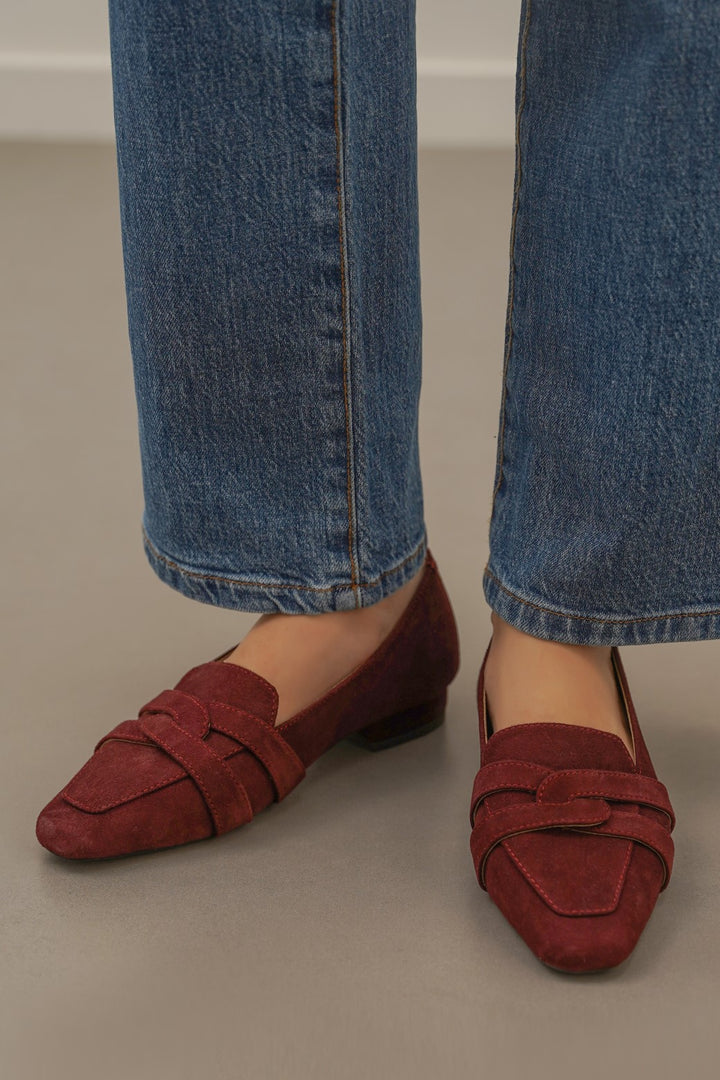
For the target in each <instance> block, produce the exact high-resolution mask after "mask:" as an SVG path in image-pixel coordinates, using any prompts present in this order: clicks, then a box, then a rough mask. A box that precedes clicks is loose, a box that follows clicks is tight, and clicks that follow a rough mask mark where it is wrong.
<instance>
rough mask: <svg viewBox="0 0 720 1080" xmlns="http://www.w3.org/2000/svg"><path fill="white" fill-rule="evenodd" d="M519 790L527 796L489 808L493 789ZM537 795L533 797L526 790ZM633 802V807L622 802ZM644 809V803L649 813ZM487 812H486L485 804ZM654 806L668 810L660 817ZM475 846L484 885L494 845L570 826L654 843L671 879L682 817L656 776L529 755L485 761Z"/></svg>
mask: <svg viewBox="0 0 720 1080" xmlns="http://www.w3.org/2000/svg"><path fill="white" fill-rule="evenodd" d="M511 791H517V792H521V793H523V795H524V796H525V797H524V799H523V801H522V802H519V803H517V804H515V805H511V806H504V807H502V808H500V809H497V810H492V811H491V810H490V809H489V808H488V807H487V806H485V807H483V803H484V801H485V800H486V799H487V798H488V797H489V796H491V795H496V794H499V793H507V792H511ZM529 794H532V795H534V796H535V798H534V799H533V800H532V801H530V800H529V799H528V798H527V795H529ZM616 804H621V805H622V804H629V807H630V808H628V809H622V808H621V805H620V806H618V805H616ZM637 807H645V808H647V810H646V811H645V812H644V813H643V812H641V811H639V810H638V809H637ZM481 808H482V809H483V813H482V814H479V811H480V809H481ZM648 810H649V811H656V812H657V813H658V814H661V815H663V817H664V818H665V821H664V822H662V821H661V820H658V819H657V818H656V817H655V816H653V814H652V813H648ZM470 822H471V824H472V826H473V830H472V837H471V847H472V852H473V857H474V860H475V865H476V869H477V872H478V880H479V881H480V885H481V886H482V887H483V888H486V885H485V866H486V863H487V860H488V857H489V856H490V854H491V852H492V851H493V850H494V848H496V847H497V845H498V844H501V843H502V842H503V840H508V839H510V837H512V836H517V835H518V834H520V833H527V832H538V831H541V830H543V829H553V828H563V829H572V830H581V831H587V832H590V833H593V834H595V835H602V836H614V837H622V838H624V839H627V840H632V841H635V842H636V843H639V844H642V845H644V846H645V847H647V848H649V849H650V850H651V851H653V852H654V853H655V855H657V857H658V858H659V859H660V861H661V863H662V865H663V870H664V875H665V876H664V880H663V884H662V888H665V886H666V885H667V883H668V881H669V879H670V874H671V872H672V864H673V852H674V847H673V842H672V839H671V837H670V832H671V831H672V829H673V827H674V825H675V815H674V813H673V809H672V806H671V805H670V799H669V796H668V793H667V790H666V788H665V786H664V785H663V784H661V783H660V781H659V780H656V779H655V778H654V777H650V776H642V775H640V774H638V773H629V772H628V773H625V772H616V771H610V770H602V769H564V770H553V769H550V768H546V767H544V766H541V765H535V764H532V763H529V762H523V761H500V762H494V763H490V764H488V765H485V766H483V767H482V768H481V769H480V770H479V772H478V774H477V776H476V778H475V785H474V787H473V798H472V804H471V811H470Z"/></svg>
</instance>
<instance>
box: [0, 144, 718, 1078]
mask: <svg viewBox="0 0 720 1080" xmlns="http://www.w3.org/2000/svg"><path fill="white" fill-rule="evenodd" d="M0 165H1V168H2V178H3V190H4V193H5V194H4V197H3V200H2V206H1V208H0V210H1V213H2V257H3V263H4V267H3V270H4V274H5V278H6V280H5V281H4V283H3V286H2V290H1V291H0V302H1V303H2V324H1V325H2V332H3V335H4V339H5V340H4V347H3V359H4V366H5V369H6V371H7V376H6V379H5V384H4V392H3V412H4V416H3V422H2V433H3V438H4V439H5V440H6V443H7V449H6V454H5V462H6V466H7V468H6V474H7V475H6V478H5V496H4V505H5V507H6V511H7V512H6V514H5V517H4V527H3V530H2V542H3V545H4V552H3V557H2V565H3V569H4V571H5V576H6V585H5V602H4V607H5V610H6V611H7V618H6V620H5V632H6V636H5V639H4V642H3V647H2V660H3V662H4V664H5V668H6V671H5V676H4V680H3V685H4V686H5V687H6V691H7V693H6V705H5V710H6V711H5V715H6V720H5V723H4V728H3V731H4V741H5V749H4V753H3V755H2V789H1V790H2V800H3V812H2V819H1V820H2V830H3V836H2V845H1V847H0V860H1V862H0V871H1V878H0V880H1V882H2V886H1V887H2V893H3V907H2V935H3V957H2V964H1V966H0V972H1V974H0V979H1V984H2V986H1V989H2V998H1V999H0V1025H1V1026H2V1029H3V1030H2V1038H1V1039H0V1047H1V1049H0V1073H1V1074H2V1076H3V1077H7V1078H9V1080H25V1078H27V1080H41V1078H43V1077H46V1076H47V1077H50V1076H52V1077H53V1078H54V1080H66V1078H67V1080H70V1078H72V1080H90V1078H92V1080H96V1078H100V1077H101V1078H102V1080H146V1078H147V1080H165V1078H168V1080H169V1078H173V1080H183V1078H185V1077H188V1078H190V1077H192V1078H196V1077H209V1078H210V1080H215V1078H217V1080H224V1078H225V1077H227V1078H231V1077H232V1078H233V1080H237V1078H238V1077H240V1078H245V1077H248V1078H258V1080H275V1078H276V1077H277V1078H281V1077H282V1078H283V1080H285V1078H288V1077H292V1078H298V1080H304V1078H311V1077H312V1078H325V1077H327V1078H330V1077H332V1078H349V1080H355V1078H363V1080H364V1078H369V1077H382V1078H385V1077H387V1078H393V1080H395V1078H397V1080H404V1078H406V1077H407V1078H409V1077H413V1078H415V1080H424V1078H430V1077H433V1078H435V1077H437V1076H439V1075H447V1076H457V1077H462V1078H464V1077H471V1076H472V1077H476V1076H481V1075H483V1076H491V1075H493V1076H496V1077H501V1078H505V1077H507V1078H515V1077H520V1076H523V1075H527V1076H534V1077H538V1078H540V1080H544V1078H550V1077H552V1078H553V1080H564V1078H570V1077H573V1078H574V1077H576V1076H578V1075H582V1076H583V1077H586V1078H588V1077H589V1078H594V1077H598V1078H600V1077H603V1078H604V1077H608V1076H615V1077H630V1076H631V1075H633V1076H634V1075H638V1076H642V1075H645V1076H652V1077H655V1078H665V1077H674V1076H677V1075H678V1074H684V1075H688V1076H693V1077H701V1078H702V1077H709V1076H710V1075H713V1076H714V1075H715V1074H716V1073H715V1069H714V1068H713V1067H712V1065H711V1061H712V1057H713V1053H715V1054H716V1053H717V1051H718V1050H720V1038H719V1037H718V1031H717V1003H718V1002H717V998H718V972H719V970H720V962H719V956H718V940H719V933H720V916H719V915H718V903H717V895H718V887H719V886H720V876H719V874H718V869H719V858H718V842H717V835H718V821H719V820H720V815H719V814H718V811H719V809H720V805H719V804H720V792H719V790H718V785H717V783H716V775H717V770H718V764H719V762H720V726H719V725H718V722H717V720H718V717H717V713H718V705H717V702H718V691H719V690H720V642H702V643H696V644H691V645H660V646H654V647H646V648H637V647H635V648H632V647H630V648H626V649H625V650H624V653H623V658H624V661H625V664H626V667H627V670H628V675H629V678H630V682H631V687H632V691H633V696H634V698H635V701H636V705H637V707H638V711H639V714H640V718H641V721H642V723H643V727H644V730H645V732H646V735H647V739H648V741H649V743H650V747H651V750H652V752H653V756H654V759H655V762H656V766H657V768H658V771H659V773H660V775H661V777H662V778H663V779H664V780H665V782H666V783H667V785H668V787H669V788H670V790H671V794H672V796H673V799H674V803H675V806H676V809H677V812H678V816H679V825H678V828H677V831H676V843H677V862H676V870H675V875H674V878H673V880H672V883H671V886H670V888H669V890H668V892H667V893H666V894H664V896H663V897H661V900H660V903H659V905H658V908H657V910H656V912H655V915H654V916H653V919H652V920H651V923H650V925H649V927H648V928H647V930H646V932H645V934H644V936H643V938H642V940H641V942H640V944H639V946H638V948H637V950H636V952H635V953H634V955H633V957H632V958H631V959H630V961H629V962H628V963H627V964H626V965H624V966H623V967H622V968H620V969H618V970H617V971H615V972H612V973H608V974H606V975H601V976H588V977H581V978H571V977H564V976H559V975H556V974H553V973H551V972H549V971H547V970H546V969H545V968H543V967H542V966H541V965H540V964H539V963H538V962H537V961H536V960H535V959H534V958H533V957H532V955H531V954H530V953H529V952H528V951H527V949H526V947H525V946H524V945H523V944H522V942H521V941H520V940H519V939H518V938H517V937H516V936H515V934H514V933H513V931H512V930H511V929H510V928H509V927H508V926H507V925H506V924H505V923H504V921H503V920H502V918H501V916H500V915H499V913H498V912H497V911H496V910H495V909H494V908H493V906H492V905H491V903H490V902H489V901H488V899H487V897H486V896H485V895H484V894H483V893H481V892H480V890H479V888H478V886H477V884H476V882H475V879H474V876H473V870H472V866H471V862H470V856H469V850H468V822H467V817H466V815H467V809H468V802H469V795H470V787H471V783H472V779H473V775H474V773H475V770H476V768H477V763H478V750H477V736H476V727H475V708H474V701H473V690H474V683H475V678H476V674H477V666H478V661H479V659H480V657H481V655H482V650H483V649H484V647H485V644H486V643H487V639H488V636H489V616H488V610H487V608H486V606H485V604H484V601H483V599H482V593H481V588H480V576H481V569H482V566H483V563H484V561H485V556H486V532H487V522H488V517H489V509H490V498H489V496H490V485H491V480H492V472H493V467H494V456H495V445H496V441H495V436H496V428H497V411H498V400H499V398H498V395H499V381H500V366H501V352H502V337H503V321H504V309H505V293H506V274H507V237H508V226H509V212H510V200H511V180H512V160H511V155H509V154H506V153H497V154H490V153H488V154H482V153H469V152H468V153H462V152H457V153H449V152H443V153H424V154H423V155H422V160H421V182H422V188H421V198H422V217H423V220H422V244H423V252H422V255H423V290H424V326H425V335H424V340H425V386H424V399H423V405H422V418H421V432H422V453H423V465H424V475H425V484H426V500H427V518H428V524H429V530H430V538H431V544H432V547H433V549H434V551H435V554H436V556H437V558H438V560H439V563H440V566H441V568H442V570H443V573H444V576H445V579H446V582H447V585H448V588H449V590H450V593H451V596H452V599H453V601H454V603H455V607H456V611H457V616H458V621H459V623H460V630H461V640H462V647H463V665H462V668H461V672H460V675H459V676H458V678H457V680H456V682H455V683H454V685H453V688H452V694H451V702H450V708H449V715H448V722H447V724H446V727H445V729H444V730H441V731H439V732H436V733H434V734H433V735H431V736H429V737H428V738H426V739H423V740H419V741H418V742H417V743H416V744H411V745H408V746H406V747H402V748H397V749H395V750H391V751H388V752H387V753H385V754H378V755H365V754H364V753H363V752H362V751H360V750H358V749H355V748H353V747H351V746H349V745H342V746H339V747H337V748H336V749H335V750H334V751H332V752H331V753H330V754H328V755H327V756H326V757H325V758H324V759H322V761H321V762H319V763H318V764H317V765H316V766H315V767H314V768H313V769H312V771H311V773H310V775H309V777H308V779H307V780H306V781H305V782H304V783H303V784H302V785H301V786H300V787H299V788H298V789H297V790H296V791H295V792H294V793H293V794H292V795H291V796H290V797H289V798H288V799H287V800H286V801H285V802H284V803H282V804H280V805H279V806H277V807H274V808H272V809H271V810H268V811H267V812H265V813H263V814H262V815H261V816H259V817H258V818H257V820H256V821H255V822H254V823H253V824H252V825H251V826H248V827H246V828H244V829H241V830H238V831H237V832H234V833H230V834H228V835H227V836H225V837H223V838H221V839H219V840H215V841H212V842H208V843H202V844H196V845H193V846H190V847H188V848H184V849H180V850H177V851H169V852H163V853H158V854H155V855H150V856H147V855H146V856H141V857H137V858H133V859H127V860H123V861H119V862H114V863H108V864H98V865H91V864H89V865H73V864H69V863H65V862H62V861H61V860H59V859H56V858H54V857H53V856H51V855H49V854H47V853H46V852H44V851H43V850H42V849H41V848H40V847H39V846H38V845H37V844H36V841H35V838H34V833H33V828H34V820H35V815H36V813H37V811H38V810H39V809H40V807H41V806H42V805H44V803H45V802H46V801H47V799H48V798H49V797H50V796H51V795H53V794H54V793H55V791H56V790H57V789H58V788H59V787H60V786H61V785H62V784H63V783H64V782H65V781H66V780H67V779H68V777H69V776H70V775H71V774H72V773H73V772H74V771H75V770H76V769H77V768H78V766H79V765H80V764H81V763H82V761H84V760H85V758H86V757H87V756H88V754H89V752H90V750H91V747H92V745H93V743H94V741H95V740H96V739H97V738H98V737H99V736H100V735H101V734H103V733H104V732H105V731H106V730H108V729H109V728H110V727H112V726H113V725H114V724H115V723H116V722H117V721H119V720H121V719H126V718H128V717H130V716H134V715H135V713H136V709H137V707H138V705H140V704H141V703H142V702H143V701H145V700H147V699H148V698H149V697H151V696H153V695H154V694H155V693H156V692H157V691H158V690H160V689H161V688H162V687H164V686H166V685H171V684H172V683H173V682H174V681H175V680H176V679H177V677H178V676H179V675H180V674H181V673H182V672H183V671H185V670H186V669H187V668H188V667H190V666H192V665H193V664H195V663H199V662H201V661H202V660H205V659H209V658H211V657H213V656H215V655H216V654H217V653H219V652H220V651H221V650H223V649H224V648H226V647H228V646H229V645H230V644H232V643H234V641H236V640H237V639H238V638H239V637H240V636H241V634H242V633H243V632H244V629H245V627H246V626H247V625H249V622H250V621H251V620H252V618H253V617H252V616H242V615H240V616H239V615H237V614H233V613H231V612H227V611H220V610H215V609H213V608H210V607H206V606H204V605H199V604H195V603H192V602H190V601H188V600H185V599H184V598H182V597H180V596H179V595H177V594H175V593H173V592H172V591H171V590H170V589H168V588H167V587H166V586H164V585H162V584H160V583H159V582H158V581H157V580H156V579H155V578H154V576H153V574H152V572H151V571H150V569H149V568H148V567H147V565H146V564H145V561H144V556H143V554H142V551H141V546H140V527H139V515H140V510H141V495H140V480H139V466H138V454H137V445H136V431H135V415H134V401H133V391H132V379H131V371H130V362H129V356H128V346H127V340H126V327H125V312H124V294H123V284H122V277H121V258H120V250H119V238H118V222H117V208H116V198H117V196H116V187H115V172H114V156H113V151H112V150H111V149H110V148H107V147H98V148H95V147H62V148H55V147H49V146H48V147H41V146H8V145H6V146H3V147H1V148H0Z"/></svg>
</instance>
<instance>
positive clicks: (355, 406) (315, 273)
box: [110, 0, 426, 612]
mask: <svg viewBox="0 0 720 1080" xmlns="http://www.w3.org/2000/svg"><path fill="white" fill-rule="evenodd" d="M110 18H111V22H110V26H111V46H112V63H113V86H114V101H115V120H116V132H117V150H118V167H119V180H120V197H121V218H122V236H123V249H124V258H125V275H126V286H127V299H128V312H129V326H130V339H131V346H132V354H133V362H134V370H135V382H136V392H137V402H138V411H139V426H140V445H141V456H142V468H143V486H144V494H145V514H144V521H143V525H144V535H145V545H146V551H147V554H148V557H149V559H150V562H151V564H152V566H153V567H154V569H155V570H156V571H157V573H158V574H159V575H160V577H161V578H162V579H163V580H164V581H166V582H168V584H170V585H172V586H174V587H175V588H177V589H179V590H180V591H181V592H183V593H184V594H185V595H187V596H191V597H194V598H195V599H197V600H202V601H206V602H208V603H212V604H217V605H220V606H223V607H229V608H240V609H243V610H247V611H285V612H320V611H329V610H336V609H343V608H351V607H357V606H364V605H367V604H371V603H373V602H375V601H377V600H380V599H382V597H383V596H385V595H387V594H388V593H390V592H392V591H394V590H395V589H396V588H398V587H399V586H401V585H402V584H404V582H405V581H407V580H409V579H410V578H411V577H412V576H413V575H414V574H415V573H416V571H417V570H418V568H419V567H420V565H421V564H422V561H423V559H424V555H425V546H426V538H425V526H424V519H423V502H422V489H421V481H420V469H419V458H418V424H417V406H418V398H419V392H420V364H421V313H420V277H419V259H418V225H417V210H418V208H417V164H416V153H417V150H416V142H417V139H416V103H415V10H414V0H374V2H372V3H367V2H366V0H336V2H333V3H331V2H328V0H272V2H270V3H268V2H261V0H189V2H188V0H173V2H171V3H156V2H151V3H148V0H111V3H110Z"/></svg>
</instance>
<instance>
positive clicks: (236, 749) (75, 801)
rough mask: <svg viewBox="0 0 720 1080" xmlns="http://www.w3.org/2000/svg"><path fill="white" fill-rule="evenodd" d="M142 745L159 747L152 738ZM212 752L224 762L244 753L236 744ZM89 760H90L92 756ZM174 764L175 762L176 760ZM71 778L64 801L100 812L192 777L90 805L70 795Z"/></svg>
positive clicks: (88, 812) (65, 788)
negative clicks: (219, 752) (98, 804)
mask: <svg viewBox="0 0 720 1080" xmlns="http://www.w3.org/2000/svg"><path fill="white" fill-rule="evenodd" d="M236 742H237V740H236ZM133 745H135V744H133ZM142 745H144V746H147V747H150V748H152V747H154V748H155V749H156V750H157V749H159V747H158V746H157V745H156V744H155V743H153V742H152V740H147V741H146V742H144V743H143V744H142ZM212 752H213V753H214V754H215V756H216V757H217V758H219V759H220V760H221V761H223V762H225V761H227V760H228V759H229V758H231V757H236V756H237V755H238V754H242V753H244V752H245V748H244V747H243V746H239V745H236V746H234V747H232V748H230V749H228V751H227V752H226V753H223V754H222V755H221V754H218V753H217V752H216V751H215V750H213V751H212ZM90 760H91V761H92V758H91V759H90ZM175 764H177V762H176V763H175ZM180 767H181V766H180V765H178V768H180ZM231 775H232V774H231ZM74 779H75V777H74V778H73V780H74ZM73 780H71V781H70V783H69V784H67V785H66V787H64V788H63V790H62V791H61V792H60V794H61V796H62V798H63V799H65V801H66V802H69V803H71V804H72V805H73V806H76V807H77V808H78V810H83V811H84V812H85V813H87V814H102V813H104V812H105V811H106V810H114V809H115V808H116V807H118V806H124V805H125V803H129V802H132V801H133V800H134V799H139V798H140V797H141V796H142V795H150V794H152V792H153V791H161V790H162V789H163V788H166V787H171V786H172V785H173V784H179V783H181V782H182V781H183V780H190V781H193V777H192V776H191V775H190V774H189V773H188V772H185V773H183V775H182V776H173V777H171V778H170V779H169V780H158V782H157V783H156V784H151V785H150V786H149V787H146V788H142V789H141V790H140V791H133V792H131V793H130V794H129V795H122V796H120V797H118V798H117V799H115V801H114V802H109V803H103V804H102V805H101V806H90V804H89V803H87V802H81V801H80V799H79V798H77V796H75V795H70V794H69V790H68V789H69V788H70V785H71V784H72V783H73ZM193 782H194V781H193Z"/></svg>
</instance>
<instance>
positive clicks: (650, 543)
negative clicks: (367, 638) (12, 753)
mask: <svg viewBox="0 0 720 1080" xmlns="http://www.w3.org/2000/svg"><path fill="white" fill-rule="evenodd" d="M414 15H415V13H414V3H413V2H412V0H335V2H331V0H272V2H271V0H234V2H231V0H219V2H215V0H212V2H211V0H190V2H187V0H173V2H163V3H159V2H156V0H154V2H149V0H111V44H112V58H113V77H114V92H115V108H116V127H117V144H118V163H119V177H120V193H121V211H122V227H123V245H124V253H125V267H126V280H127V293H128V308H129V323H130V337H131V344H132V352H133V359H134V365H135V377H136V387H137V398H138V409H139V421H140V439H141V450H142V463H143V482H144V490H145V501H146V510H145V515H144V532H145V544H146V551H147V554H148V557H149V559H150V562H151V564H152V566H153V567H154V569H155V570H156V571H157V573H158V574H159V575H160V577H161V578H162V579H163V580H165V581H166V582H168V583H169V584H170V585H172V586H174V587H175V588H177V589H179V590H180V591H181V592H183V593H184V594H185V595H187V596H191V597H194V598H195V599H198V600H203V601H206V602H209V603H213V604H218V605H221V606H225V607H232V608H242V609H245V610H248V611H278V610H279V611H286V612H300V611H306V612H320V611H328V610H335V609H341V608H348V607H352V606H362V605H366V604H370V603H373V602H375V601H377V600H379V599H381V598H382V597H383V596H385V595H386V594H388V593H389V592H392V591H393V590H394V589H396V588H398V587H399V586H400V585H402V584H403V583H404V582H405V581H406V580H408V579H409V578H410V577H411V576H412V575H413V574H414V573H415V572H416V570H417V569H418V567H419V566H420V564H421V562H422V559H423V557H424V552H425V545H426V537H425V529H424V524H423V505H422V491H421V482H420V474H419V467H418V446H417V404H418V394H419V388H420V350H421V312H420V303H419V268H418V235H417V189H416V122H415V44H414ZM516 86H517V89H516V107H517V145H516V154H517V157H516V165H517V167H516V177H515V193H514V201H513V206H512V223H511V265H510V288H509V298H508V310H507V333H506V350H505V366H504V376H503V395H502V403H501V414H500V434H499V439H498V458H497V467H496V476H495V486H494V490H493V492H492V516H491V522H490V549H491V553H490V559H489V561H488V564H487V566H486V568H485V571H484V575H483V578H482V583H483V587H484V591H485V596H486V599H487V600H488V602H489V604H490V605H491V607H493V608H494V609H495V610H496V611H497V612H499V613H500V614H501V615H502V616H503V617H504V618H505V619H507V620H508V621H509V622H511V623H513V624H514V625H516V626H518V627H519V628H520V629H523V630H525V631H527V632H528V633H531V634H535V635H536V636H540V637H546V638H550V639H554V640H558V641H567V642H571V643H577V644H618V645H620V644H632V643H642V642H651V641H652V642H655V641H674V640H689V639H696V638H710V637H720V552H719V545H718V540H717V537H718V532H719V530H718V506H720V454H719V440H718V432H719V423H720V351H719V344H720V341H719V338H720V318H719V317H718V297H719V296H720V209H718V208H719V207H720V200H719V198H718V196H719V195H720V191H719V189H720V169H719V168H718V150H717V147H718V135H719V133H720V4H718V3H717V2H716V0H602V2H598V0H524V3H523V6H522V14H521V20H520V29H519V39H518V72H517V84H516ZM478 195H479V197H481V196H482V193H478ZM510 195H511V193H509V199H508V201H509V203H510ZM451 257H452V253H451V252H448V258H451ZM448 422H450V418H448ZM488 494H489V495H490V493H488ZM479 539H480V538H478V540H479Z"/></svg>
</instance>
